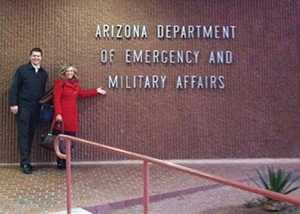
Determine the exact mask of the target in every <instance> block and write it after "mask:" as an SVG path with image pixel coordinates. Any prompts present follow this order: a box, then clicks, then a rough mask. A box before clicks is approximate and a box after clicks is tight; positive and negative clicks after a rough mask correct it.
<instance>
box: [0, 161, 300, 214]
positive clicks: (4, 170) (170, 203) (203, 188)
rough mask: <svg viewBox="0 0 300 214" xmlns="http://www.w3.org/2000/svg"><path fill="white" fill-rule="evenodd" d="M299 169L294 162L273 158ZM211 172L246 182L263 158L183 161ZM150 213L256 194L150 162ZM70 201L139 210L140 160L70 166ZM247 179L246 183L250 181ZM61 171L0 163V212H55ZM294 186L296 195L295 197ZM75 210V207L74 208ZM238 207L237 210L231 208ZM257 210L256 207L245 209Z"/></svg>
mask: <svg viewBox="0 0 300 214" xmlns="http://www.w3.org/2000/svg"><path fill="white" fill-rule="evenodd" d="M273 165H275V166H280V167H282V168H285V169H290V170H293V171H295V172H296V173H297V174H300V161H299V163H290V164H280V163H276V164H273ZM186 166H189V167H191V168H195V169H198V170H201V171H204V172H208V173H211V174H214V175H220V176H224V177H226V178H231V179H234V180H240V181H242V182H245V183H248V184H251V183H250V182H249V180H248V179H249V177H253V176H255V168H257V167H263V166H264V164H259V165H257V164H192V165H186ZM150 175H151V176H150V182H151V195H152V196H151V202H152V203H151V205H150V213H151V214H152V213H153V214H168V213H172V214H177V213H178V214H183V213H187V214H199V213H205V214H209V213H214V214H215V213H225V212H221V211H220V212H218V211H217V210H226V209H229V210H231V212H228V214H229V213H230V214H232V213H234V212H233V211H232V210H233V209H230V207H241V205H242V204H243V203H245V201H247V200H250V199H252V198H256V197H257V195H254V194H251V193H247V192H243V191H240V190H237V189H233V188H231V187H225V186H223V185H220V184H216V183H214V182H210V181H207V180H204V179H201V178H198V177H194V176H191V175H188V174H185V173H182V172H178V171H175V170H170V169H167V168H164V167H159V166H153V165H152V166H151V167H150ZM73 184H74V186H73V207H78V208H83V210H85V211H86V212H87V211H88V212H91V213H98V214H135V213H142V212H143V211H142V210H143V209H142V207H141V205H140V204H141V200H142V198H141V197H142V195H143V192H142V191H143V180H142V165H139V164H132V165H130V164H129V165H128V164H127V165H124V164H120V165H82V166H81V165H75V166H73ZM251 185H252V184H251ZM65 192H66V187H65V172H64V171H61V170H57V169H56V168H55V167H54V166H50V165H49V166H35V167H34V172H33V174H31V175H24V174H22V173H21V172H20V170H19V168H18V167H16V166H2V167H0V213H1V214H2V213H3V214H4V213H9V214H14V213H16V214H22V213H24V214H27V213H28V214H32V213H53V212H54V213H55V212H59V211H62V210H65V207H66V204H65V198H66V195H65ZM299 192H300V191H298V192H296V193H295V194H296V195H299V197H300V193H299ZM78 213H79V212H78ZM236 213H242V212H236ZM251 213H257V212H251Z"/></svg>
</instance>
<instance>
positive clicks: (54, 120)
mask: <svg viewBox="0 0 300 214" xmlns="http://www.w3.org/2000/svg"><path fill="white" fill-rule="evenodd" d="M57 123H60V124H61V132H62V133H64V122H63V121H58V120H56V119H55V118H53V120H52V122H51V126H50V133H53V130H54V127H55V125H56V124H57Z"/></svg>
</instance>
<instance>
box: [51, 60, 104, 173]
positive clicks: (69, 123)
mask: <svg viewBox="0 0 300 214" xmlns="http://www.w3.org/2000/svg"><path fill="white" fill-rule="evenodd" d="M98 94H100V95H105V94H106V91H105V90H103V89H102V88H97V89H87V90H83V89H81V88H80V84H79V79H78V74H77V68H75V67H74V66H72V65H68V66H64V67H63V68H62V69H61V71H60V79H58V80H55V82H54V110H55V120H56V121H58V122H62V123H63V129H64V130H63V131H64V134H67V135H72V136H75V135H76V132H77V131H78V130H79V125H78V110H77V98H78V97H79V98H86V97H92V96H96V95H98ZM63 150H64V148H63ZM62 152H65V151H62ZM57 168H59V169H65V168H66V162H65V160H62V159H59V158H57Z"/></svg>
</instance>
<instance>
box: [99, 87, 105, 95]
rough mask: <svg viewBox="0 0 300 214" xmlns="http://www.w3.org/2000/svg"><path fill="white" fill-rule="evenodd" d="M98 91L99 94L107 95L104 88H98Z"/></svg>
mask: <svg viewBox="0 0 300 214" xmlns="http://www.w3.org/2000/svg"><path fill="white" fill-rule="evenodd" d="M97 93H98V94H102V95H105V94H106V91H105V90H103V89H102V88H97Z"/></svg>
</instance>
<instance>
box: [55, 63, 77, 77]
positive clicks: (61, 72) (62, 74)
mask: <svg viewBox="0 0 300 214" xmlns="http://www.w3.org/2000/svg"><path fill="white" fill-rule="evenodd" d="M70 68H72V70H73V71H74V76H73V79H76V80H78V79H79V77H78V70H77V68H76V67H75V66H73V65H71V64H70V65H63V66H61V67H60V69H59V71H58V73H59V77H60V78H61V79H66V76H65V74H66V72H67V70H68V69H70Z"/></svg>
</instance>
